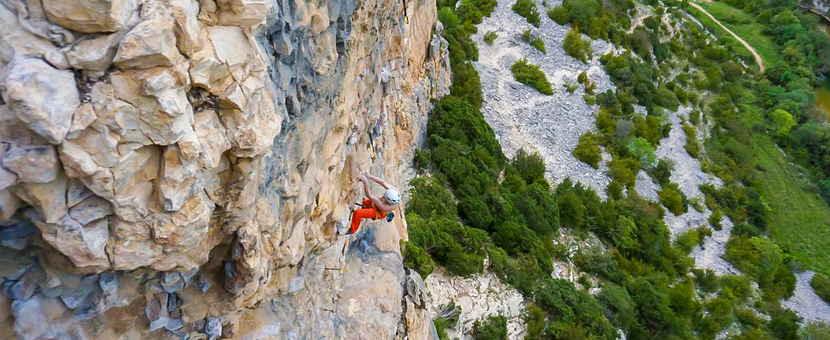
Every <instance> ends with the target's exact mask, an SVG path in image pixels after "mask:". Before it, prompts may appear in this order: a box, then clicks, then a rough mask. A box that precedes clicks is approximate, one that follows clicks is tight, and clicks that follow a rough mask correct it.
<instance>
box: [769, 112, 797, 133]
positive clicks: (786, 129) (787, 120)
mask: <svg viewBox="0 0 830 340" xmlns="http://www.w3.org/2000/svg"><path fill="white" fill-rule="evenodd" d="M769 116H770V120H771V121H772V129H773V131H775V134H776V135H777V136H779V137H786V136H787V135H789V134H790V129H792V128H793V126H795V124H796V122H795V120H794V119H793V115H791V114H790V113H789V112H787V111H784V110H781V109H776V110H775V111H772V113H770V115H769Z"/></svg>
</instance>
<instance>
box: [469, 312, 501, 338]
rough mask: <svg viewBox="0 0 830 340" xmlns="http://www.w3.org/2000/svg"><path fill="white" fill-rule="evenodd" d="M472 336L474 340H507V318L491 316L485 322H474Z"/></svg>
mask: <svg viewBox="0 0 830 340" xmlns="http://www.w3.org/2000/svg"><path fill="white" fill-rule="evenodd" d="M472 335H473V339H474V340H507V318H506V317H504V316H502V315H496V316H492V315H491V316H488V317H487V320H486V321H481V320H479V321H476V322H475V323H474V324H473V331H472Z"/></svg>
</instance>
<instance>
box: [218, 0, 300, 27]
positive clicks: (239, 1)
mask: <svg viewBox="0 0 830 340" xmlns="http://www.w3.org/2000/svg"><path fill="white" fill-rule="evenodd" d="M298 2H299V1H298ZM217 5H218V6H219V23H220V24H221V25H227V26H254V25H257V24H259V23H261V22H262V21H263V20H265V15H267V14H268V9H269V8H270V5H271V2H270V1H267V0H218V1H217Z"/></svg>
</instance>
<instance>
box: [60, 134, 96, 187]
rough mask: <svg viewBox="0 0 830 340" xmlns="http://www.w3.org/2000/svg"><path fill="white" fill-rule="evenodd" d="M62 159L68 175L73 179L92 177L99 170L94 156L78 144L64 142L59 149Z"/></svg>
mask: <svg viewBox="0 0 830 340" xmlns="http://www.w3.org/2000/svg"><path fill="white" fill-rule="evenodd" d="M59 151H60V159H61V163H62V164H63V169H64V170H65V171H66V175H67V176H69V177H72V178H80V177H85V176H91V175H92V174H94V173H95V172H96V171H97V170H98V165H97V164H95V161H94V160H92V156H91V155H90V154H89V153H88V152H86V150H84V149H81V147H79V146H78V145H77V144H75V143H72V142H64V143H63V144H61V146H60V147H59Z"/></svg>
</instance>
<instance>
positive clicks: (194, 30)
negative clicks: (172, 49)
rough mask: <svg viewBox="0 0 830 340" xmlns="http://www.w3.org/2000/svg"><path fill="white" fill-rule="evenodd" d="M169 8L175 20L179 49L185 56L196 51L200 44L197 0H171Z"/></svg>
mask: <svg viewBox="0 0 830 340" xmlns="http://www.w3.org/2000/svg"><path fill="white" fill-rule="evenodd" d="M170 8H171V11H172V14H173V20H174V21H175V23H176V25H175V33H176V42H177V46H178V47H179V51H181V52H182V53H184V54H185V55H187V56H190V55H192V54H193V53H196V51H198V50H199V47H200V46H201V45H202V35H201V25H200V24H199V20H198V18H197V16H198V15H199V2H198V1H195V0H171V1H170Z"/></svg>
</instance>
